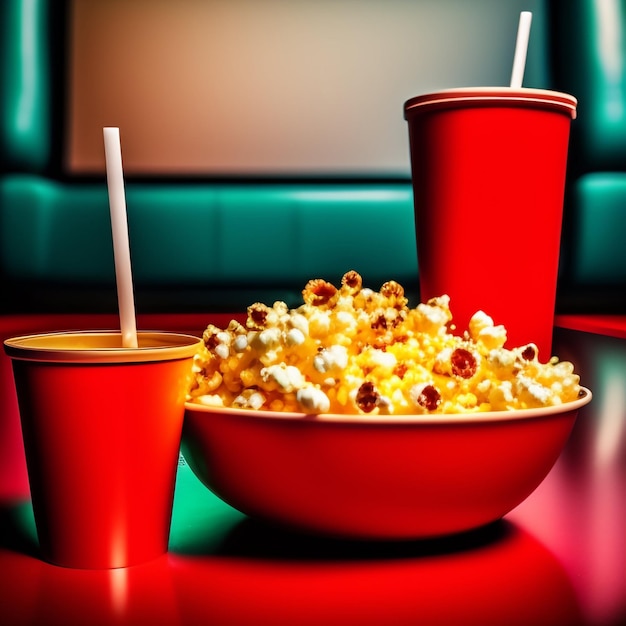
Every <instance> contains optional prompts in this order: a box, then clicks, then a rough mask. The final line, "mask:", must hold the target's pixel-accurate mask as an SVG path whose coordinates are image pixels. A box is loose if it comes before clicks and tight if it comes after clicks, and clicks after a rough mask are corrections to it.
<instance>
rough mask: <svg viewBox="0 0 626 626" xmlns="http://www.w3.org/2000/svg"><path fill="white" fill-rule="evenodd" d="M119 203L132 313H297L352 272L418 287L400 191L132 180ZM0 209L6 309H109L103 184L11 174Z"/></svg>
mask: <svg viewBox="0 0 626 626" xmlns="http://www.w3.org/2000/svg"><path fill="white" fill-rule="evenodd" d="M126 203H127V208H128V228H129V239H130V245H131V256H132V263H133V278H134V281H135V286H136V291H137V304H138V308H139V309H140V310H144V311H154V310H158V311H164V312H168V311H185V310H195V309H197V310H215V311H218V310H225V311H229V310H230V311H233V310H241V309H242V308H244V309H245V307H246V306H247V305H249V304H251V302H252V301H256V300H260V301H263V302H268V303H270V304H271V303H272V302H274V301H275V300H284V301H287V302H288V303H290V304H293V305H295V304H298V303H299V302H301V291H302V289H303V287H304V285H305V283H306V281H307V280H308V279H309V278H315V277H320V278H325V279H327V280H331V281H334V282H335V283H336V284H339V281H340V280H341V276H342V274H343V273H344V272H346V271H348V270H350V269H356V270H357V271H359V272H360V273H361V274H362V275H363V276H364V278H365V280H366V283H367V284H368V285H369V286H372V287H376V288H378V287H380V285H381V284H382V283H383V282H384V281H385V280H389V279H390V278H393V279H395V280H397V281H399V282H401V283H402V284H403V285H405V287H406V288H407V291H408V292H412V293H413V295H414V296H415V293H416V290H417V279H416V277H417V253H416V248H415V237H414V222H413V205H412V193H411V189H410V185H409V184H377V185H368V186H367V187H366V188H364V187H363V186H362V185H347V184H344V185H331V184H326V185H323V184H297V185H295V184H280V185H278V184H273V185H272V184H258V185H240V186H238V185H233V184H228V185H226V184H210V185H209V184H190V183H187V184H172V183H169V184H165V183H141V184H140V183H129V184H128V185H127V189H126ZM0 209H1V210H0V238H1V239H0V255H1V256H0V262H1V264H2V268H3V273H4V280H5V287H6V288H7V289H8V291H6V290H5V298H4V299H3V308H4V309H5V310H13V311H18V312H19V311H20V310H24V309H25V308H26V310H37V309H38V308H39V309H45V310H55V311H57V310H59V311H60V310H66V309H67V308H68V307H71V309H72V310H81V311H89V310H93V309H94V308H95V309H96V310H101V309H106V310H111V309H114V307H115V306H116V300H115V297H116V292H115V276H114V263H113V245H112V237H111V225H110V216H109V205H108V196H107V189H106V184H105V183H104V181H103V182H102V183H101V184H98V183H92V184H78V183H75V182H73V183H72V182H60V181H55V180H50V179H47V178H44V177H41V176H36V175H28V174H12V175H9V176H5V177H4V178H3V179H0ZM8 294H10V295H8Z"/></svg>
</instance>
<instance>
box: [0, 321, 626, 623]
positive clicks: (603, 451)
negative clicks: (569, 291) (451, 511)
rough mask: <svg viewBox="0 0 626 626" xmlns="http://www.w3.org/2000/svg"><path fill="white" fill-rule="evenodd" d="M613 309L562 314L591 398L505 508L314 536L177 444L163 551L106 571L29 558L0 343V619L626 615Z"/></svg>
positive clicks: (14, 420) (599, 619)
mask: <svg viewBox="0 0 626 626" xmlns="http://www.w3.org/2000/svg"><path fill="white" fill-rule="evenodd" d="M230 317H231V316H214V315H211V316H206V315H195V314H193V315H175V316H172V315H164V316H158V315H151V316H139V320H138V326H139V328H141V329H163V330H178V331H186V332H192V333H194V334H198V333H199V332H201V331H202V330H203V328H204V327H205V326H206V325H207V323H208V322H209V321H211V322H214V323H217V324H218V325H224V324H225V323H227V322H228V320H229V319H230ZM238 317H240V316H238ZM560 321H561V320H559V319H557V324H559V323H560ZM605 321H606V320H605ZM574 322H575V323H576V324H575V323H574ZM117 324H118V320H117V317H116V316H113V315H111V316H107V315H103V316H48V317H45V318H43V317H39V316H29V317H12V318H0V333H1V334H2V336H3V338H6V337H7V336H9V335H15V334H22V333H28V332H39V331H44V330H52V329H54V330H59V329H63V328H107V327H108V328H115V327H117ZM585 324H586V325H585ZM589 324H592V326H589ZM621 324H622V325H621V326H620V320H619V319H616V320H613V321H612V322H611V324H609V325H608V326H609V328H607V325H606V324H604V325H602V324H600V325H598V320H591V319H589V320H586V321H585V320H581V319H578V320H572V319H569V318H568V319H566V320H564V321H563V324H562V326H563V328H557V329H556V331H555V349H554V352H555V353H556V354H559V356H560V357H561V358H563V359H568V360H572V361H573V362H574V364H575V365H576V369H577V371H579V373H580V374H581V378H582V382H583V384H585V386H588V387H590V388H591V389H592V390H593V392H594V399H593V401H592V402H591V404H589V405H588V406H586V407H584V409H583V410H581V412H580V414H579V417H578V420H577V422H576V425H575V427H574V430H573V432H572V435H571V437H570V440H569V442H568V444H567V447H566V448H565V450H564V452H563V454H562V455H561V457H560V459H559V461H558V462H557V464H556V465H555V467H554V468H553V470H552V471H551V472H550V474H549V475H548V477H547V478H546V479H545V480H544V482H543V483H542V484H541V485H540V486H539V488H538V489H537V490H536V491H535V492H534V493H533V494H532V495H531V496H530V497H529V498H528V499H527V500H526V501H525V502H524V503H522V504H521V505H520V506H518V507H517V508H516V509H515V510H514V511H512V512H511V513H510V514H509V515H508V516H506V518H505V519H504V520H503V521H501V522H498V523H496V524H494V525H492V526H489V527H487V528H484V529H480V530H478V531H475V532H472V533H468V534H466V535H462V536H458V537H452V538H447V539H440V540H433V541H417V542H402V543H392V544H389V543H376V542H369V543H352V542H345V541H332V540H328V539H323V538H315V537H307V536H302V535H298V534H295V533H294V534H292V533H289V532H287V531H283V530H278V529H275V528H271V527H267V526H264V525H262V524H261V523H260V522H257V521H255V520H253V519H249V518H246V517H245V516H243V515H242V514H240V513H239V512H237V511H235V510H234V509H232V508H231V507H229V506H228V505H227V504H225V503H223V502H222V501H220V500H218V499H217V498H216V497H215V496H214V495H213V494H211V493H210V492H209V491H208V490H206V489H205V488H204V487H203V486H202V485H201V484H200V483H199V481H198V480H197V479H196V478H195V476H194V475H193V474H192V473H191V470H190V469H189V467H188V466H187V465H186V464H185V463H184V460H181V464H180V466H179V472H178V479H177V486H176V496H175V502H174V513H173V518H172V533H171V538H170V551H169V553H168V554H167V555H164V556H163V557H161V558H159V559H157V560H155V561H152V562H150V563H147V564H145V565H141V566H137V567H132V568H127V569H118V570H110V571H82V570H72V569H65V568H60V567H56V566H53V565H49V564H47V563H44V562H43V561H41V560H40V559H39V558H38V546H37V541H36V533H35V532H34V526H33V522H32V509H31V507H30V502H29V491H28V483H27V479H26V472H25V463H24V460H23V449H22V448H21V437H20V432H19V417H18V415H17V405H16V401H15V398H14V390H13V388H12V378H11V370H10V363H9V361H8V359H7V358H6V357H5V355H4V354H2V355H1V356H0V364H1V367H2V369H1V370H0V384H1V385H2V387H1V394H2V395H1V396H0V398H1V405H0V420H1V421H0V624H5V623H6V624H7V625H9V624H11V625H13V624H15V625H20V624H24V625H27V624H66V625H68V626H71V625H73V624H86V623H88V624H155V625H159V624H172V625H178V624H180V625H186V624H189V625H192V624H199V623H202V624H216V625H228V624H233V625H238V624H255V625H256V624H268V625H270V624H272V625H291V624H305V625H307V624H311V625H313V624H315V625H319V624H329V625H334V624H342V625H345V624H354V625H357V624H358V625H359V626H361V625H369V624H372V625H374V624H376V625H380V624H389V625H394V624H426V625H433V626H436V625H438V624H454V625H458V624H464V625H470V626H471V625H473V624H476V625H478V624H480V625H481V626H485V625H487V626H488V625H492V624H493V625H498V626H500V625H504V624H507V625H510V624H520V625H522V624H524V625H530V624H533V625H535V624H537V625H554V626H557V625H558V626H568V625H574V624H580V625H583V626H584V625H586V626H596V625H597V626H600V625H602V626H618V625H621V624H626V530H625V529H626V385H625V382H626V381H625V377H626V374H625V372H626V342H625V341H624V335H622V334H620V332H621V331H620V330H619V328H620V327H621V328H622V329H626V322H624V320H621ZM613 325H615V328H617V330H615V328H613ZM576 328H583V330H586V331H588V332H583V331H581V330H576ZM286 471H288V468H286Z"/></svg>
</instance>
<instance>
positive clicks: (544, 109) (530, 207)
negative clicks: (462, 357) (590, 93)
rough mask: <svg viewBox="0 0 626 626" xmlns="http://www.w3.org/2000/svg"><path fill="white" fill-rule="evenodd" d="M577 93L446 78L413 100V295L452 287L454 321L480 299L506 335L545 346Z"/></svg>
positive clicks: (544, 356) (543, 354)
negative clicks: (466, 84)
mask: <svg viewBox="0 0 626 626" xmlns="http://www.w3.org/2000/svg"><path fill="white" fill-rule="evenodd" d="M576 104H577V102H576V99H575V98H574V97H573V96H570V95H568V94H564V93H559V92H554V91H548V90H540V89H527V88H520V89H512V88H506V87H483V88H466V89H450V90H445V91H441V92H437V93H430V94H425V95H422V96H417V97H415V98H412V99H410V100H408V101H407V102H406V103H405V105H404V115H405V119H406V120H407V122H408V127H409V143H410V156H411V172H412V183H413V194H414V205H415V227H416V237H417V251H418V267H419V281H420V297H421V299H422V300H423V301H426V300H428V299H430V298H432V297H435V296H440V295H442V294H448V295H449V296H450V299H451V300H450V307H451V310H452V314H453V316H454V319H453V323H455V324H456V326H457V328H458V330H459V332H462V331H464V330H465V329H467V326H468V323H469V320H470V318H471V316H472V315H473V314H474V313H475V312H476V311H478V310H482V311H484V312H485V313H487V314H488V315H490V316H491V317H492V318H493V319H494V322H495V323H496V324H504V325H505V326H506V328H507V331H508V341H507V346H508V347H513V346H519V345H525V344H527V343H535V344H536V345H537V346H538V348H539V356H540V360H542V361H547V360H548V359H549V357H550V355H551V349H552V328H553V323H554V311H555V301H556V286H557V275H558V266H559V252H560V240H561V224H562V216H563V201H564V190H565V175H566V168H567V153H568V142H569V132H570V124H571V120H572V119H573V118H574V117H575V116H576Z"/></svg>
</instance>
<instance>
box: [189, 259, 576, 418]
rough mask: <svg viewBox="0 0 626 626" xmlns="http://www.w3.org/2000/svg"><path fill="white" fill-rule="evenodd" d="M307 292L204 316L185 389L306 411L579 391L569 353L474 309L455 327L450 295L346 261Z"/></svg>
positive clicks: (486, 402) (376, 409)
mask: <svg viewBox="0 0 626 626" xmlns="http://www.w3.org/2000/svg"><path fill="white" fill-rule="evenodd" d="M302 293H303V300H304V303H303V304H302V305H301V306H299V307H298V308H296V309H289V308H288V307H287V305H286V304H285V303H284V302H275V303H274V305H273V306H271V307H269V306H267V305H265V304H261V303H256V304H253V305H252V306H250V307H249V308H248V316H247V320H246V324H245V326H244V325H242V324H240V323H239V322H237V321H235V320H233V321H231V323H230V324H229V326H228V328H226V329H219V328H217V327H215V326H213V325H209V326H208V327H207V329H206V330H205V331H204V335H203V340H204V341H203V346H202V347H201V348H200V350H199V352H198V353H197V355H196V357H195V361H194V380H193V383H192V385H191V387H190V390H189V398H188V399H189V400H191V401H194V402H198V403H202V404H209V405H214V406H225V407H239V408H248V409H257V410H259V409H260V410H271V411H293V412H299V413H300V412H304V413H313V414H315V413H329V412H330V413H346V414H361V415H363V414H369V415H378V414H389V415H392V414H406V415H408V414H421V413H471V412H478V411H500V410H513V409H525V408H533V407H542V406H549V405H557V404H561V403H563V402H568V401H571V400H575V399H576V398H578V396H579V392H580V387H579V377H578V375H577V374H575V373H574V367H573V365H572V364H571V363H569V362H567V361H559V360H558V359H557V358H556V357H552V358H551V359H550V360H549V361H548V362H547V363H541V362H540V361H539V358H538V357H539V354H538V350H537V347H536V346H535V345H534V344H528V345H525V346H520V347H515V348H511V349H507V348H505V347H504V344H505V342H506V330H505V328H504V327H503V326H500V325H494V322H493V320H492V319H491V318H490V317H489V316H488V315H487V314H485V313H484V312H482V311H478V312H477V313H476V314H475V315H474V316H473V317H472V319H471V320H470V323H469V327H468V329H467V330H466V331H465V332H464V333H463V334H461V335H459V334H454V333H453V332H452V331H455V330H456V329H455V327H454V325H453V324H452V314H451V312H450V299H449V297H448V296H446V295H442V296H440V297H438V298H433V299H432V300H429V301H428V302H426V303H421V304H419V305H418V306H417V307H415V308H413V309H412V308H409V307H408V301H407V298H406V297H405V295H404V289H403V288H402V286H401V285H399V284H398V283H397V282H395V281H388V282H386V283H385V284H384V285H383V286H382V287H381V289H380V291H373V290H372V289H368V288H365V287H363V285H362V279H361V276H360V275H359V274H358V273H357V272H355V271H350V272H348V273H347V274H345V275H344V277H343V279H342V281H341V286H340V287H339V288H337V287H335V286H334V285H332V284H331V283H329V282H327V281H325V280H322V279H315V280H311V281H309V282H308V283H307V285H306V287H305V289H304V290H303V292H302Z"/></svg>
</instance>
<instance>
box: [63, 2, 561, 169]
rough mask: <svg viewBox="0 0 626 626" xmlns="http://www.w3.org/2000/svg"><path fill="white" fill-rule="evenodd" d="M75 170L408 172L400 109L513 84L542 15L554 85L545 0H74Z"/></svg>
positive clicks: (541, 83) (538, 61) (542, 72)
mask: <svg viewBox="0 0 626 626" xmlns="http://www.w3.org/2000/svg"><path fill="white" fill-rule="evenodd" d="M69 9H70V15H69V18H70V29H69V31H70V32H69V34H68V35H69V47H70V55H69V59H68V69H69V72H70V74H69V83H68V85H67V87H68V97H69V102H68V111H69V118H68V123H69V124H68V128H67V133H68V134H67V140H68V144H67V155H66V157H67V166H68V169H69V171H71V172H75V173H93V172H99V171H102V168H103V163H104V161H103V154H102V138H101V133H100V132H99V131H100V128H101V127H102V126H105V125H115V126H120V128H122V129H123V131H124V160H125V169H126V170H127V171H128V172H129V173H130V172H132V173H141V174H151V173H155V172H156V173H161V174H163V173H166V174H171V173H183V174H189V173H201V174H224V173H226V174H244V175H245V174H263V175H266V174H270V175H283V174H292V175H293V174H341V175H354V174H361V175H363V174H365V175H376V176H381V175H384V176H404V177H408V176H409V163H408V144H407V130H406V123H405V122H404V119H403V110H402V105H403V103H404V101H406V100H408V99H409V98H410V97H412V96H415V95H418V94H420V93H425V92H427V91H434V90H438V89H443V88H448V87H459V86H476V85H507V84H508V82H509V80H510V75H511V67H512V63H513V52H514V47H515V37H516V32H517V23H518V19H519V13H520V11H522V10H531V11H533V27H532V30H531V33H532V40H531V42H530V44H529V55H528V69H527V73H526V81H525V84H526V85H527V86H534V87H545V86H547V85H548V84H549V81H548V78H547V75H546V72H547V63H546V51H545V45H544V41H545V35H544V30H545V15H544V13H545V10H544V7H543V6H542V3H541V2H538V1H535V0H507V1H506V2H502V1H501V0H476V1H473V2H466V1H464V0H384V1H382V0H208V1H207V0H182V1H177V2H171V1H170V0H130V1H128V0H126V1H124V0H73V1H72V2H71V3H70V7H69Z"/></svg>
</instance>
